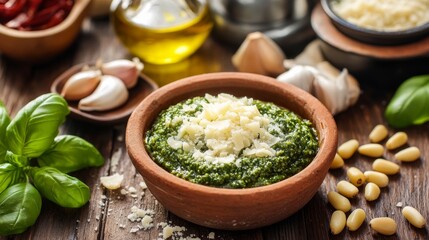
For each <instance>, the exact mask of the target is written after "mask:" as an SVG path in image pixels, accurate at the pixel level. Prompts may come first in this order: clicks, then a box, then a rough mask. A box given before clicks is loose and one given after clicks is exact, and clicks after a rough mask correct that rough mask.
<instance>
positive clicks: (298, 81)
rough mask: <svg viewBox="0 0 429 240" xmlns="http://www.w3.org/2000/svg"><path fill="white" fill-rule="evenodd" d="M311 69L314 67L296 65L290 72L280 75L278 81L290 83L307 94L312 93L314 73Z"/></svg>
mask: <svg viewBox="0 0 429 240" xmlns="http://www.w3.org/2000/svg"><path fill="white" fill-rule="evenodd" d="M311 68H312V67H305V66H301V65H296V66H294V67H292V68H291V69H290V70H289V71H287V72H285V73H282V74H280V75H279V76H278V77H277V80H279V81H280V82H284V83H290V84H292V85H294V86H297V87H299V88H301V89H303V90H304V91H306V92H310V93H311V92H312V89H313V81H314V73H313V71H312V70H311Z"/></svg>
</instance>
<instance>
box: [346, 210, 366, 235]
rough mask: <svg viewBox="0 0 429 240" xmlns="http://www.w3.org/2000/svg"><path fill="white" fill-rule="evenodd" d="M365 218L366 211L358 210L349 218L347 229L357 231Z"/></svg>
mask: <svg viewBox="0 0 429 240" xmlns="http://www.w3.org/2000/svg"><path fill="white" fill-rule="evenodd" d="M365 218H366V214H365V211H364V210H363V209H362V208H357V209H355V210H354V211H353V212H352V213H350V215H349V217H348V218H347V227H348V228H349V230H350V231H356V230H358V229H359V227H360V226H361V225H362V223H363V222H364V221H365Z"/></svg>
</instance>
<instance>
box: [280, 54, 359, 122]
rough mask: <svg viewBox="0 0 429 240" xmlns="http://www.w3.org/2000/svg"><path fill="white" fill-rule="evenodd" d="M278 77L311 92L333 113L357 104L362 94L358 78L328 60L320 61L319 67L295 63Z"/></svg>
mask: <svg viewBox="0 0 429 240" xmlns="http://www.w3.org/2000/svg"><path fill="white" fill-rule="evenodd" d="M311 75H312V77H311ZM277 79H278V80H279V81H281V82H286V83H290V84H293V85H295V86H297V87H300V88H301V89H303V90H305V91H307V92H310V93H311V94H313V95H314V96H315V97H316V98H318V99H319V100H320V101H321V102H322V103H323V104H324V105H325V106H326V108H328V109H329V111H330V112H331V113H332V114H336V113H339V112H341V111H344V110H345V109H347V108H348V107H349V106H351V105H353V104H355V103H356V101H357V99H358V98H359V94H360V88H359V84H358V82H357V80H356V79H355V78H354V77H353V76H351V75H350V74H349V73H348V71H347V69H343V71H341V72H340V71H339V70H338V69H336V68H335V67H333V66H332V65H331V64H330V63H328V62H321V63H318V64H317V68H314V67H310V66H301V65H295V66H294V67H292V68H291V69H290V70H289V71H287V72H285V73H283V74H281V75H280V76H278V77H277Z"/></svg>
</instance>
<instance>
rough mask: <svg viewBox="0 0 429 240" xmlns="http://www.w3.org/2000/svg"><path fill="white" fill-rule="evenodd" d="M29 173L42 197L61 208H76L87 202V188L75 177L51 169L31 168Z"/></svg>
mask: <svg viewBox="0 0 429 240" xmlns="http://www.w3.org/2000/svg"><path fill="white" fill-rule="evenodd" d="M30 173H31V177H32V178H33V183H34V185H35V186H36V188H37V190H39V192H40V193H41V194H42V196H44V197H45V198H47V199H49V200H51V201H52V202H54V203H56V204H58V205H60V206H62V207H68V208H78V207H81V206H83V205H84V204H85V203H87V202H88V200H89V197H90V191H89V187H88V186H87V185H86V184H84V183H83V182H81V181H80V180H79V179H77V178H75V177H72V176H69V175H67V174H65V173H62V172H60V171H59V170H57V169H55V168H52V167H42V168H32V169H31V170H30Z"/></svg>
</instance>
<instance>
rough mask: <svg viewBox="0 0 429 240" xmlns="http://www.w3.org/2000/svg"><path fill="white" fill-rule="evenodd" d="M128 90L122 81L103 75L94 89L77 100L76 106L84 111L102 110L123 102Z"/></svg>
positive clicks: (125, 99) (126, 97)
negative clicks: (86, 95)
mask: <svg viewBox="0 0 429 240" xmlns="http://www.w3.org/2000/svg"><path fill="white" fill-rule="evenodd" d="M127 99H128V90H127V87H126V86H125V84H124V82H122V80H120V79H119V78H117V77H115V76H110V75H103V76H102V77H101V81H100V83H99V84H98V86H97V88H96V89H95V91H94V92H93V93H92V94H91V95H89V96H88V97H86V98H83V99H81V100H80V101H79V104H78V108H79V109H80V110H84V111H104V110H110V109H113V108H116V107H118V106H120V105H122V104H124V103H125V102H126V101H127Z"/></svg>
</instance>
